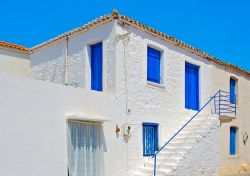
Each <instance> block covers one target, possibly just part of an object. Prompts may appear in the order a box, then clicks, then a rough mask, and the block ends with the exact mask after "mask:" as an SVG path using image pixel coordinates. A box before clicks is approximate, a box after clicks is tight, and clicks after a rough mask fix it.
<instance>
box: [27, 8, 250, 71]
mask: <svg viewBox="0 0 250 176" xmlns="http://www.w3.org/2000/svg"><path fill="white" fill-rule="evenodd" d="M115 19H116V20H119V21H121V22H124V23H125V24H128V25H132V26H133V27H135V28H138V29H140V30H142V31H144V32H147V33H149V34H151V35H154V36H156V37H159V38H161V39H163V40H164V41H166V42H168V43H171V44H173V45H175V46H177V47H179V48H182V49H184V50H186V51H189V52H191V53H194V54H196V55H198V56H200V57H202V58H204V59H207V60H209V61H212V62H215V63H217V64H219V65H222V66H225V67H228V68H231V69H233V70H236V71H238V72H240V73H242V74H244V75H247V76H250V72H249V71H247V70H244V69H242V68H240V67H239V66H236V65H233V64H230V63H227V62H224V61H221V60H220V59H218V58H216V57H214V56H212V55H210V54H207V53H205V52H203V51H202V50H200V49H197V48H195V47H192V46H191V45H188V44H186V43H184V42H182V41H180V40H178V39H176V38H174V37H172V36H169V35H167V34H165V33H163V32H160V31H158V30H156V29H154V28H151V27H149V26H148V25H145V24H143V23H141V22H139V21H137V20H134V19H132V18H130V17H127V16H125V15H120V14H119V12H118V11H117V10H116V9H114V10H113V11H112V13H111V14H108V15H104V16H101V17H99V18H97V19H95V20H93V21H91V22H89V23H87V24H85V25H83V26H81V27H78V28H75V29H73V30H71V31H69V32H66V33H64V34H61V35H59V36H57V37H55V38H52V39H50V40H48V41H45V42H43V43H41V44H39V45H36V46H34V47H32V48H30V51H31V52H35V51H36V50H37V49H39V48H42V47H44V46H46V45H49V44H51V43H53V42H56V41H59V40H62V39H64V38H66V37H69V36H72V35H75V34H77V33H80V32H84V31H88V30H89V29H91V28H94V27H97V26H100V25H102V24H105V23H107V22H110V21H112V20H115Z"/></svg>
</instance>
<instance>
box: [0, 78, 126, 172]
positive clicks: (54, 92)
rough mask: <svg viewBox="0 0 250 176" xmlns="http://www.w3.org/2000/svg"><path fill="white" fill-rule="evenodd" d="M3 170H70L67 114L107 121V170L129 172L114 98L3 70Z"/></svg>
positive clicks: (0, 167)
mask: <svg viewBox="0 0 250 176" xmlns="http://www.w3.org/2000/svg"><path fill="white" fill-rule="evenodd" d="M0 80H1V82H0V91H1V92H2V93H1V94H0V100H1V102H0V105H1V108H0V114H1V115H0V122H1V123H0V138H1V145H0V151H1V152H0V175H5V176H16V175H18V176H32V175H36V176H44V175H47V176H55V175H65V176H66V175H67V146H66V140H67V138H66V136H67V135H66V119H67V114H71V115H72V114H73V115H74V114H75V115H79V114H83V115H85V116H86V117H87V118H88V119H90V120H91V119H93V120H98V119H99V120H108V121H107V122H104V123H103V131H104V141H105V143H104V144H105V152H104V159H105V164H104V165H105V173H106V175H107V176H108V175H126V174H125V173H126V172H127V171H126V156H127V155H126V151H125V150H124V146H123V145H122V144H124V142H123V138H122V137H121V134H120V136H116V133H115V127H116V124H121V121H120V120H119V117H120V111H119V108H118V106H117V103H116V99H115V97H112V96H109V95H105V94H102V93H99V92H93V91H88V90H83V89H82V88H73V87H69V86H68V87H67V86H63V85H59V84H53V83H49V82H45V81H38V80H31V79H26V78H22V77H14V76H10V75H7V74H4V73H0Z"/></svg>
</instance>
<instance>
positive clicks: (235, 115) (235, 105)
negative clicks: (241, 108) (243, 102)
mask: <svg viewBox="0 0 250 176" xmlns="http://www.w3.org/2000/svg"><path fill="white" fill-rule="evenodd" d="M236 98H237V97H236V95H235V102H234V115H235V116H236V102H237V100H236Z"/></svg>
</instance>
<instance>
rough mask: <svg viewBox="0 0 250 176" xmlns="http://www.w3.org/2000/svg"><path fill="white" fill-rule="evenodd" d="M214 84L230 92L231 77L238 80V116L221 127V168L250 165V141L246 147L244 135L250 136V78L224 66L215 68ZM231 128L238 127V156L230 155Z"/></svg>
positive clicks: (223, 123) (224, 122)
mask: <svg viewBox="0 0 250 176" xmlns="http://www.w3.org/2000/svg"><path fill="white" fill-rule="evenodd" d="M212 75H213V84H214V85H216V86H214V89H215V88H216V87H218V88H219V89H222V90H226V91H229V82H230V77H233V78H236V79H237V80H238V81H237V86H236V87H237V88H236V89H237V114H236V118H235V119H232V120H227V121H222V123H221V127H220V168H221V170H226V169H230V168H235V167H240V166H241V164H247V165H250V155H249V153H250V142H249V140H248V141H247V142H246V144H245V145H244V143H243V134H242V133H245V132H246V133H247V134H248V135H250V128H249V126H250V121H249V117H250V116H249V112H250V101H249V100H250V93H249V90H250V78H249V77H247V76H244V75H242V74H239V73H237V72H235V71H233V70H230V69H226V68H225V67H222V66H218V65H217V66H214V67H213V72H212ZM230 126H236V127H238V128H239V130H238V140H237V151H238V153H237V155H236V156H230V155H229V146H230V145H229V134H230V133H229V132H230Z"/></svg>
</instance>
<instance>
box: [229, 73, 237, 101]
mask: <svg viewBox="0 0 250 176" xmlns="http://www.w3.org/2000/svg"><path fill="white" fill-rule="evenodd" d="M235 102H236V80H235V79H232V78H230V103H232V104H235Z"/></svg>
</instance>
